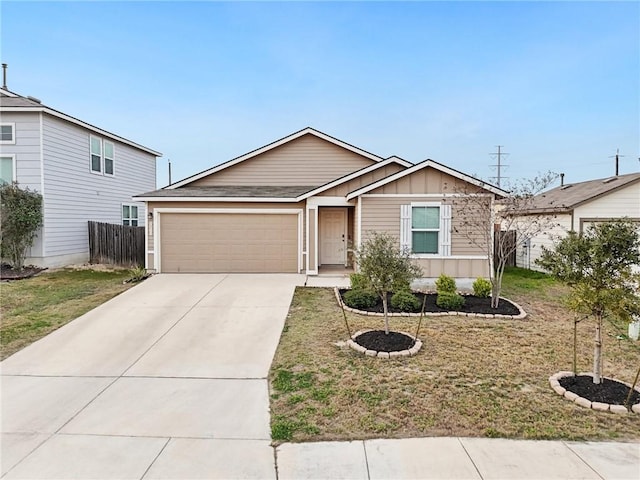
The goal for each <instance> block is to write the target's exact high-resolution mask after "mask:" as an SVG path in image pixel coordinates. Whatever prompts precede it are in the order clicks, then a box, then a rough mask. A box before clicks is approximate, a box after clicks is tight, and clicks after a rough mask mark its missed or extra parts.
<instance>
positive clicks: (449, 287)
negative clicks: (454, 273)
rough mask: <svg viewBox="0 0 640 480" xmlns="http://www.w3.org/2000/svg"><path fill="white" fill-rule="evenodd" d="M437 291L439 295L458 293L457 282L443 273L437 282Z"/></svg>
mask: <svg viewBox="0 0 640 480" xmlns="http://www.w3.org/2000/svg"><path fill="white" fill-rule="evenodd" d="M436 290H437V292H438V293H442V292H446V293H456V281H455V280H454V279H453V278H452V277H450V276H449V275H445V274H444V273H441V274H440V276H439V277H438V279H437V280H436Z"/></svg>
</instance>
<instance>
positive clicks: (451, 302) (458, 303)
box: [436, 292, 464, 311]
mask: <svg viewBox="0 0 640 480" xmlns="http://www.w3.org/2000/svg"><path fill="white" fill-rule="evenodd" d="M436 305H438V306H439V307H440V308H444V309H445V310H449V311H453V310H460V309H461V308H462V307H463V306H464V297H463V296H462V295H458V294H457V293H451V292H438V298H436Z"/></svg>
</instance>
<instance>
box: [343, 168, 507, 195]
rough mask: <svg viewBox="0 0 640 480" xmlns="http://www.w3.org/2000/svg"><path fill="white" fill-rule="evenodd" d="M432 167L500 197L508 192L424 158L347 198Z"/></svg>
mask: <svg viewBox="0 0 640 480" xmlns="http://www.w3.org/2000/svg"><path fill="white" fill-rule="evenodd" d="M429 168H431V169H434V170H437V171H438V172H440V173H442V174H445V175H448V176H450V177H454V178H455V179H457V180H461V181H463V182H466V183H469V184H471V185H474V186H476V187H478V188H482V189H484V190H486V191H488V192H490V193H493V194H495V195H498V196H500V197H505V196H508V195H509V193H508V192H506V191H504V190H502V189H500V188H498V187H496V186H494V185H491V184H489V183H486V182H483V181H481V180H478V179H477V178H474V177H472V176H470V175H467V174H465V173H462V172H460V171H458V170H455V169H453V168H450V167H447V166H445V165H443V164H441V163H438V162H436V161H434V160H425V161H424V162H421V163H418V164H416V165H414V166H412V167H410V168H407V169H406V170H403V171H400V172H398V173H395V174H393V175H389V176H388V177H385V178H383V179H381V180H378V181H377V182H373V183H371V184H369V185H367V186H365V187H362V188H359V189H357V190H354V191H353V192H351V193H349V194H348V195H347V200H351V199H352V198H355V197H358V196H360V195H364V194H366V193H368V192H371V191H372V190H376V189H378V188H380V187H384V186H385V185H388V184H390V183H393V182H397V181H400V180H402V179H404V178H406V177H409V176H411V175H413V174H415V173H417V172H421V171H423V170H426V169H429Z"/></svg>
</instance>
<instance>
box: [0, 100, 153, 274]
mask: <svg viewBox="0 0 640 480" xmlns="http://www.w3.org/2000/svg"><path fill="white" fill-rule="evenodd" d="M0 124H1V125H3V126H8V127H9V130H13V139H12V141H10V142H2V143H0V157H1V158H2V161H3V162H5V163H4V164H3V165H4V166H5V167H6V165H7V163H6V162H7V161H8V159H12V161H13V181H16V182H17V183H18V185H19V186H20V187H22V188H30V189H32V190H36V191H38V192H40V193H41V194H42V195H43V200H44V224H43V227H42V228H41V230H40V232H39V235H38V238H37V239H36V242H35V243H34V245H33V247H32V248H31V249H30V251H29V252H28V258H27V259H26V263H27V264H35V265H40V266H44V267H57V266H64V265H69V264H74V263H83V262H86V261H87V260H88V258H89V244H88V234H87V222H88V221H90V220H93V221H99V222H107V223H117V224H122V223H123V222H124V221H126V223H136V222H135V221H137V224H138V225H140V226H143V225H145V217H146V211H145V205H144V203H143V202H134V201H133V199H132V197H133V195H135V194H136V193H139V192H140V191H144V190H147V189H153V188H155V185H156V159H157V157H159V156H161V154H160V153H159V152H156V151H154V150H151V149H149V148H147V147H144V146H142V145H138V144H136V143H134V142H132V141H130V140H127V139H125V138H123V137H120V136H118V135H115V134H113V133H110V132H107V131H105V130H103V129H100V128H98V127H95V126H93V125H90V124H88V123H86V122H83V121H81V120H78V119H76V118H74V117H71V116H69V115H67V114H64V113H62V112H60V111H57V110H54V109H52V108H50V107H47V106H45V105H43V104H42V103H40V102H39V101H37V100H35V99H32V98H28V97H22V96H20V95H17V94H16V93H14V92H11V91H9V90H5V89H0ZM5 133H6V129H5ZM92 138H93V140H94V144H98V143H99V145H100V151H99V152H95V151H94V153H98V154H99V155H97V156H96V157H94V160H96V161H98V159H99V164H100V168H99V170H100V171H92V168H91V162H92V155H91V154H92V152H91V140H92ZM107 162H109V165H108V167H105V166H106V163H107ZM95 166H97V163H96V164H94V167H95ZM111 169H113V174H112V175H111V174H105V173H106V171H110V170H111ZM3 176H7V174H6V169H4V170H3ZM3 180H7V179H3ZM125 205H132V206H136V207H137V217H136V218H131V215H130V216H129V218H123V206H125ZM129 211H130V212H131V211H132V210H129ZM132 221H133V222H132Z"/></svg>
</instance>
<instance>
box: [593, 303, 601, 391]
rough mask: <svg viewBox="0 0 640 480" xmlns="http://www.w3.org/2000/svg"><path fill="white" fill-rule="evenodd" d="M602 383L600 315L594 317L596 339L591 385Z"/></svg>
mask: <svg viewBox="0 0 640 480" xmlns="http://www.w3.org/2000/svg"><path fill="white" fill-rule="evenodd" d="M601 382H602V315H601V314H597V315H596V339H595V345H594V349H593V383H595V384H596V385H600V383H601Z"/></svg>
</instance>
